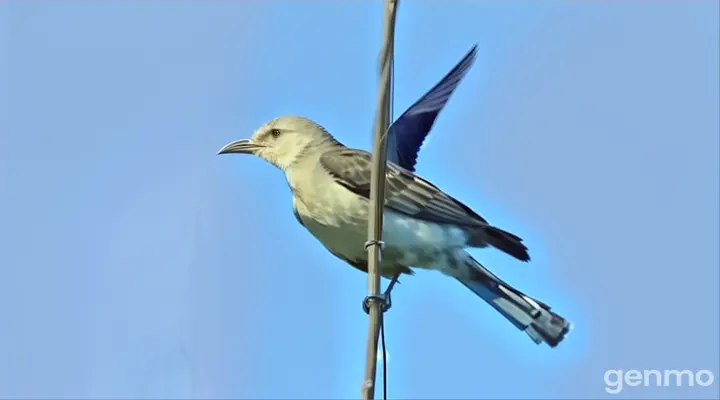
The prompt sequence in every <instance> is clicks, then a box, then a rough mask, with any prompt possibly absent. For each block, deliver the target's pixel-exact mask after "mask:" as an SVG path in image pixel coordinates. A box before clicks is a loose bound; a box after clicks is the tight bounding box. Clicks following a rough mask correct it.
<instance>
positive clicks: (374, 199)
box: [362, 0, 398, 400]
mask: <svg viewBox="0 0 720 400" xmlns="http://www.w3.org/2000/svg"><path fill="white" fill-rule="evenodd" d="M397 7H398V0H386V1H385V12H384V22H383V32H384V41H383V47H382V53H381V57H380V63H381V74H380V89H379V92H378V109H377V119H376V121H375V135H374V139H373V152H372V172H371V182H370V213H369V216H368V242H367V248H368V303H369V304H368V308H369V315H370V323H369V325H368V341H367V352H366V354H365V380H364V381H363V385H362V397H363V399H364V400H372V399H374V398H375V374H376V369H377V348H378V336H379V334H380V323H381V318H382V315H381V313H382V312H383V310H382V309H381V307H382V306H383V305H382V303H381V302H380V301H379V299H378V298H377V296H379V295H380V260H381V246H380V244H381V243H382V242H381V241H382V227H383V208H384V207H383V205H384V202H385V163H386V159H387V154H386V132H387V129H388V127H389V126H390V106H391V102H390V92H391V73H390V72H391V71H392V62H393V47H394V37H395V15H396V12H397Z"/></svg>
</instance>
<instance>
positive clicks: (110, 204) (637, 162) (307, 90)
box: [0, 1, 720, 399]
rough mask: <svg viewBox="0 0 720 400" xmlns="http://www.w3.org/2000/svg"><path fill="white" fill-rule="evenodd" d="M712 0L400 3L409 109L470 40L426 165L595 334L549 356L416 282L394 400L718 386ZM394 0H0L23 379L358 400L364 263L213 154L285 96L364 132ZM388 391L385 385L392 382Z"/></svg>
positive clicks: (341, 129)
mask: <svg viewBox="0 0 720 400" xmlns="http://www.w3.org/2000/svg"><path fill="white" fill-rule="evenodd" d="M718 12H719V10H718V3H717V2H713V1H693V2H690V1H676V2H670V1H665V2H500V1H498V2H444V3H442V4H440V2H405V3H403V4H401V6H400V10H399V17H398V27H397V42H396V43H397V44H396V49H397V53H396V92H395V93H396V94H395V99H396V103H395V104H396V110H395V111H396V115H399V113H400V112H402V110H404V109H405V107H407V106H409V105H410V104H411V103H412V102H413V101H414V100H415V99H417V98H418V97H419V96H420V95H421V94H422V93H424V92H425V91H426V90H427V89H429V88H430V87H431V86H432V85H434V84H435V83H436V82H437V81H438V80H439V79H440V78H441V77H442V76H443V75H444V74H445V73H446V72H447V71H448V70H449V69H450V68H451V67H452V66H453V65H454V64H455V62H457V61H458V60H459V59H460V58H461V57H462V55H463V54H465V52H466V51H467V50H468V49H469V48H470V46H471V45H473V44H474V43H476V42H477V43H478V44H479V53H478V59H477V62H476V64H475V66H474V67H473V69H472V70H471V71H470V73H469V74H468V76H467V78H466V79H465V81H463V83H462V84H461V85H460V88H459V89H458V90H457V92H456V94H455V95H454V96H453V98H452V99H451V101H450V103H449V105H448V107H447V109H446V110H445V111H444V112H443V113H442V114H441V115H440V117H439V119H438V121H437V123H436V125H435V128H434V130H433V133H432V134H431V137H430V140H429V141H427V142H426V144H425V146H424V148H423V150H422V151H421V154H420V157H419V162H418V171H419V173H420V174H421V175H422V176H424V177H426V178H428V179H430V180H432V181H433V182H435V183H436V184H437V185H438V186H440V187H441V188H443V189H444V190H446V191H447V192H449V193H451V194H453V195H454V196H456V197H458V198H460V199H462V200H463V201H464V202H465V203H467V204H468V205H469V206H471V207H472V208H474V209H475V210H477V211H478V212H479V213H480V214H482V215H483V216H484V217H486V218H487V219H488V220H490V221H491V222H492V223H494V224H496V225H498V226H500V227H503V228H505V229H508V230H510V231H511V232H514V233H516V234H518V235H520V236H522V237H523V238H524V239H525V240H526V242H527V244H528V246H529V247H530V250H531V255H532V256H533V262H532V263H530V264H523V263H519V262H516V261H515V260H513V259H512V258H510V257H508V256H506V255H504V254H502V253H500V252H498V251H495V250H492V249H487V250H476V251H473V254H474V255H475V256H476V257H478V258H479V259H480V260H481V261H483V262H484V263H485V264H486V265H488V266H489V267H490V268H492V269H493V271H495V272H496V273H497V274H498V275H500V276H501V277H503V278H505V279H507V280H508V281H510V282H511V283H513V284H514V285H516V286H517V287H518V288H520V289H521V290H523V291H526V292H527V293H529V294H531V295H533V296H535V297H537V298H538V299H541V300H543V301H545V302H547V303H549V304H551V305H552V306H553V307H554V309H555V310H557V311H558V312H559V313H560V314H562V315H563V316H565V317H567V318H568V319H570V320H571V321H573V323H574V330H573V331H572V332H571V334H570V335H569V336H568V338H567V339H566V341H565V342H563V343H562V345H561V346H559V347H558V348H556V349H554V350H551V349H549V348H546V347H544V346H543V347H538V346H535V345H534V344H533V343H532V342H531V341H530V340H529V339H528V338H527V337H526V336H525V334H523V333H520V332H518V331H517V330H516V329H515V328H514V327H513V326H512V325H510V324H509V323H507V322H505V321H504V320H503V319H502V318H501V317H500V316H499V315H497V314H496V313H495V312H494V311H493V310H492V309H491V308H490V307H488V306H487V305H486V304H485V303H484V302H482V301H481V300H479V299H477V298H475V297H474V296H473V295H472V293H470V292H469V291H467V290H466V289H465V288H463V287H462V286H461V285H458V284H457V283H456V282H454V281H453V280H451V279H445V278H443V277H442V276H441V275H440V274H437V273H432V272H422V271H421V272H419V273H418V275H416V276H415V277H412V278H407V279H405V282H403V284H402V285H400V286H398V287H397V288H396V290H395V292H394V294H395V295H394V300H395V305H394V307H393V309H392V310H391V312H390V313H389V314H388V316H387V321H386V323H387V329H388V334H387V340H388V346H389V354H390V356H389V365H388V366H389V378H388V383H389V393H390V396H391V397H393V398H406V399H410V398H441V397H442V398H480V397H485V398H575V399H579V398H599V397H610V395H609V394H607V393H606V391H605V390H604V388H605V384H604V382H603V374H604V371H605V370H606V369H625V370H627V369H640V370H642V369H660V370H662V369H692V370H701V369H709V370H712V371H713V372H714V374H715V384H714V385H713V386H712V387H710V388H702V387H697V386H696V387H693V388H690V387H683V388H653V387H650V388H646V387H642V386H641V387H635V388H631V387H625V388H624V390H623V392H622V393H621V394H620V395H616V396H615V397H644V398H665V397H676V398H717V396H718V390H719V387H720V386H719V383H718V380H720V371H719V368H718V362H719V361H718V351H719V349H718V336H719V331H718V319H719V314H720V310H719V309H718V304H719V300H718V281H719V277H718V265H719V262H720V260H719V259H718V241H719V240H720V238H719V234H718V220H719V218H720V217H719V215H718V201H719V199H718V192H719V190H718V181H719V176H718V148H719V146H720V145H719V143H718V130H719V126H718V108H719V101H718V85H719V82H718V68H719V65H718V46H719V43H718V35H719V33H718V21H717V16H718ZM381 14H382V7H381V4H380V2H302V3H301V2H287V1H286V2H281V1H277V2H260V1H257V2H206V3H201V2H168V1H164V2H160V1H157V2H147V3H146V2H129V1H128V2H67V3H62V2H39V1H28V2H19V1H18V2H11V3H7V2H4V3H2V4H0V113H1V114H0V193H1V195H0V221H2V222H0V317H1V318H2V320H0V397H3V398H8V397H26V398H27V397H32V398H39V397H57V398H59V397H64V398H129V397H158V398H169V397H173V398H184V397H202V398H208V397H212V398H216V397H222V398H293V397H294V398H357V397H358V396H359V388H360V383H361V378H362V374H363V368H364V352H365V340H366V332H367V317H366V316H365V314H364V313H363V312H362V310H361V307H360V303H361V300H362V298H363V297H364V295H365V291H366V276H365V275H364V274H361V273H360V272H358V271H356V270H354V269H352V268H349V267H348V266H347V265H345V264H343V263H342V262H341V261H339V260H337V259H336V258H334V257H333V256H332V255H330V254H329V253H328V252H327V251H325V250H324V249H323V248H322V247H321V246H320V245H319V244H318V243H317V242H316V241H315V239H313V238H312V237H311V236H310V235H309V234H308V233H307V232H306V231H305V230H304V229H303V228H302V227H301V226H299V225H298V224H297V223H296V221H295V219H294V218H293V217H292V211H291V197H290V193H289V190H288V188H287V185H286V183H285V182H284V180H283V178H282V175H281V173H280V172H279V171H278V170H276V169H274V168H273V167H271V166H270V165H268V164H266V163H264V162H262V161H261V160H259V159H255V158H251V157H228V156H224V157H216V156H215V153H216V152H217V150H218V149H219V148H220V147H221V146H223V145H225V144H226V143H228V142H230V141H232V140H236V139H240V138H245V137H249V136H250V135H251V134H252V132H253V130H254V129H256V128H257V127H259V126H260V125H261V124H263V123H264V122H266V121H267V120H269V119H271V118H274V117H276V116H279V115H283V114H301V115H306V116H308V117H311V118H313V119H315V120H317V121H318V122H320V123H321V124H323V125H324V126H325V127H327V128H328V129H329V130H330V131H331V132H333V133H334V134H335V135H336V136H337V137H338V138H339V139H340V140H341V141H342V142H344V143H345V144H347V145H349V146H353V147H360V148H365V149H369V148H370V138H371V134H370V133H371V128H372V122H373V119H374V113H375V107H376V104H375V102H376V90H377V64H376V62H377V56H378V51H379V48H380V43H381V37H380V34H381ZM378 394H380V392H379V391H378Z"/></svg>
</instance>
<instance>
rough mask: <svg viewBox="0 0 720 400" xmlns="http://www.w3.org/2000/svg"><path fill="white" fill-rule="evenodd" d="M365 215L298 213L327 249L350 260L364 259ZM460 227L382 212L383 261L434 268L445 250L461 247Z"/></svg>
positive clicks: (365, 239) (385, 262)
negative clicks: (314, 216)
mask: <svg viewBox="0 0 720 400" xmlns="http://www.w3.org/2000/svg"><path fill="white" fill-rule="evenodd" d="M365 218H366V217H364V216H363V217H355V218H348V219H344V218H342V219H341V218H338V219H336V220H334V221H324V222H319V221H316V220H313V219H311V218H307V217H305V216H302V212H301V219H302V221H303V224H304V225H305V227H306V228H307V229H308V230H309V231H310V232H311V233H312V234H313V235H314V236H315V237H316V238H317V239H318V240H320V241H321V242H322V243H323V245H325V246H326V247H327V248H329V249H330V250H331V251H333V252H335V253H338V254H340V255H342V256H344V257H345V258H348V259H351V260H357V261H360V260H367V255H366V252H365V242H366V241H367V220H366V219H365ZM466 240H467V237H466V234H465V232H464V231H463V230H461V229H459V228H456V227H452V226H447V225H439V224H435V223H432V222H427V221H422V220H417V219H413V218H409V217H407V216H405V215H403V214H398V213H396V212H393V211H389V210H386V211H385V219H384V225H383V241H384V242H385V247H384V248H383V253H382V254H383V256H382V260H383V264H400V265H404V266H408V267H409V266H413V267H424V268H433V267H435V268H438V267H440V266H439V265H436V264H437V263H438V262H442V263H444V261H445V258H446V256H447V252H448V251H457V250H460V249H462V248H463V247H465V243H466Z"/></svg>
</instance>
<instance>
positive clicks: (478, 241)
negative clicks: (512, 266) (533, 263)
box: [468, 225, 530, 261]
mask: <svg viewBox="0 0 720 400" xmlns="http://www.w3.org/2000/svg"><path fill="white" fill-rule="evenodd" d="M468 244H469V245H470V246H477V247H484V246H486V245H488V244H489V245H491V246H493V247H495V248H497V249H498V250H502V251H504V252H505V253H507V254H510V255H511V256H513V257H515V258H517V259H518V260H520V261H530V254H528V248H527V247H526V246H525V244H523V242H522V239H521V238H519V237H518V236H515V235H513V234H512V233H510V232H507V231H504V230H502V229H500V228H496V227H494V226H491V225H488V226H486V227H483V228H482V230H481V231H480V232H478V233H477V234H475V235H474V236H473V237H471V238H470V241H469V243H468Z"/></svg>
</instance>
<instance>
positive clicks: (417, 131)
mask: <svg viewBox="0 0 720 400" xmlns="http://www.w3.org/2000/svg"><path fill="white" fill-rule="evenodd" d="M476 55H477V45H474V46H472V48H470V51H468V52H467V54H465V56H464V57H463V58H462V59H461V60H460V61H459V62H458V63H457V64H456V65H455V67H453V69H451V70H450V72H448V73H447V75H445V76H444V77H443V78H442V79H441V80H440V82H438V83H437V84H436V85H435V86H433V87H432V89H430V90H429V91H428V92H427V93H425V94H424V95H423V96H422V97H421V98H420V99H419V100H417V101H416V102H415V103H413V105H411V106H410V107H408V109H407V110H405V112H403V113H402V114H401V115H400V117H398V119H397V120H395V122H393V123H392V124H391V125H390V128H388V135H387V150H386V153H387V160H388V161H392V162H394V163H395V164H397V165H399V166H401V167H403V168H405V169H407V170H408V171H415V164H416V163H417V157H418V152H419V151H420V147H421V146H422V144H423V142H424V141H425V138H426V137H427V135H428V134H429V133H430V130H431V129H432V127H433V124H434V123H435V119H436V118H437V116H438V115H439V114H440V111H442V109H443V108H444V107H445V105H446V104H447V102H448V100H450V96H452V94H453V92H454V91H455V89H456V88H457V86H458V85H459V84H460V82H461V81H462V79H463V78H464V77H465V75H467V73H468V71H469V70H470V67H472V65H473V63H474V62H475V56H476Z"/></svg>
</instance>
